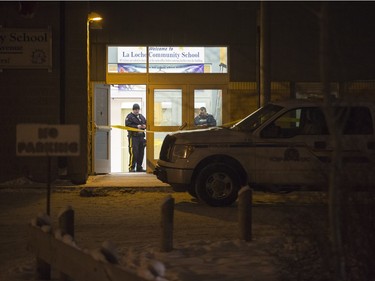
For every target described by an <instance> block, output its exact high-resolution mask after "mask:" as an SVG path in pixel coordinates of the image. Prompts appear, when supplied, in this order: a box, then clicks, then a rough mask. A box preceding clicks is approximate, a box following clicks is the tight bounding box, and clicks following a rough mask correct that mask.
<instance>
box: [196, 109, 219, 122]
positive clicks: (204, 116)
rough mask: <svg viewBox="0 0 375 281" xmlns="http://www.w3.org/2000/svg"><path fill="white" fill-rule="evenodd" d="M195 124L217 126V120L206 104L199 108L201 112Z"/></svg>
mask: <svg viewBox="0 0 375 281" xmlns="http://www.w3.org/2000/svg"><path fill="white" fill-rule="evenodd" d="M194 124H195V126H203V127H212V126H216V120H215V118H214V116H213V115H212V114H208V113H207V110H206V108H205V107H204V106H202V107H201V108H200V109H199V114H198V115H197V116H196V117H195V118H194Z"/></svg>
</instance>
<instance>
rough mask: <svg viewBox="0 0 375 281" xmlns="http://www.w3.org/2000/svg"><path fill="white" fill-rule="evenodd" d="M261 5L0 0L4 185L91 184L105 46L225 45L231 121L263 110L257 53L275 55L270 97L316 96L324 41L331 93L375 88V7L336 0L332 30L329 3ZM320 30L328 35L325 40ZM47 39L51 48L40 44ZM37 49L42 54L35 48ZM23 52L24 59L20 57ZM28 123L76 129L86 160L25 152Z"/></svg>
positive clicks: (271, 62) (0, 152)
mask: <svg viewBox="0 0 375 281" xmlns="http://www.w3.org/2000/svg"><path fill="white" fill-rule="evenodd" d="M263 9H265V10H263V12H264V11H265V12H266V13H265V14H261V13H260V4H259V2H253V1H249V2H246V1H239V2H229V1H228V2H220V1H218V2H210V1H207V2H203V1H202V2H200V1H196V2H194V1H193V2H182V1H181V2H179V1H176V2H170V1H166V2H157V1H151V2H131V1H130V2H128V1H124V2H122V1H121V2H116V1H115V2H107V1H93V2H73V1H72V2H65V1H61V2H46V1H40V2H28V1H26V2H22V1H20V2H0V25H1V27H0V31H1V33H0V34H1V35H2V36H1V37H0V39H1V41H0V55H1V57H0V65H1V72H0V85H1V94H0V109H1V110H0V120H1V121H0V122H1V124H2V128H3V130H4V133H3V134H2V136H3V137H2V141H1V143H0V155H1V160H2V161H0V168H1V169H0V182H4V181H8V180H12V179H15V178H18V177H22V176H26V177H29V178H30V179H32V180H37V181H38V180H40V181H45V180H46V178H47V175H48V174H49V173H50V174H51V175H52V179H55V178H57V177H60V176H64V177H67V178H68V179H70V180H72V181H73V182H74V183H84V182H86V180H87V177H88V175H90V174H92V173H95V165H94V163H93V162H95V158H96V156H95V151H94V150H95V144H94V143H95V140H93V134H92V128H93V126H94V124H92V122H93V112H94V113H95V110H94V109H93V107H94V106H93V102H94V101H93V95H94V91H95V85H96V84H101V85H102V84H103V85H108V86H109V85H111V82H110V81H107V80H108V75H107V71H108V68H107V63H108V57H107V52H108V51H107V50H108V46H109V45H111V46H227V47H228V65H229V66H230V68H229V69H228V71H227V75H226V80H225V81H226V82H225V83H224V84H225V87H224V88H225V98H226V106H227V107H226V109H225V110H224V111H223V114H224V118H226V120H228V121H231V120H236V119H238V118H241V117H243V116H244V115H247V114H249V113H250V112H251V111H253V110H254V109H256V108H257V106H258V105H259V88H260V87H259V85H260V73H261V70H262V69H261V66H262V64H261V58H262V57H261V50H262V51H265V52H266V54H263V55H265V56H266V57H267V59H268V60H267V63H268V72H267V78H268V81H269V84H270V89H271V99H276V98H288V97H295V96H296V95H297V94H298V93H299V94H301V95H303V94H304V93H311V92H313V93H315V92H318V93H319V92H320V90H321V89H320V88H319V82H320V81H321V80H322V76H321V73H322V64H321V61H322V53H321V50H322V42H324V43H325V44H326V45H325V46H328V47H327V50H329V55H328V56H326V57H328V58H329V61H328V63H326V64H325V67H326V69H328V71H327V73H328V76H327V77H328V79H329V81H330V82H332V83H334V91H337V92H344V91H345V92H353V93H354V94H358V95H360V94H361V93H366V94H368V93H370V92H371V91H373V90H374V86H373V83H372V82H371V81H373V80H374V79H375V69H374V66H373V63H372V62H373V61H375V58H374V56H375V53H374V52H373V48H374V47H375V36H374V34H373V30H374V27H375V22H374V20H373V17H372V15H373V12H374V11H375V4H374V3H372V2H358V3H357V2H331V3H329V5H328V12H327V16H326V19H328V22H329V24H326V25H322V22H321V21H320V20H319V19H320V18H321V17H319V15H320V14H321V12H322V6H321V3H316V2H269V3H268V4H267V5H266V6H265V7H263ZM92 11H95V12H97V13H98V14H100V15H101V16H102V17H103V20H102V22H101V23H100V24H89V32H87V26H88V22H87V20H88V14H89V13H90V12H92ZM260 23H262V24H263V26H262V25H261V24H260ZM262 28H267V34H266V36H267V38H266V41H265V42H268V46H267V47H266V48H264V47H263V46H261V44H260V43H261V42H263V41H262V40H265V38H263V37H262V36H265V35H264V34H263V33H262V32H261V31H262ZM323 28H325V29H324V30H325V31H326V33H324V34H327V35H328V36H327V37H326V39H324V40H323V41H322V37H321V35H322V32H321V31H322V30H323ZM33 32H34V33H35V32H36V34H37V35H32V34H34V33H33ZM38 32H39V33H38ZM40 32H41V33H40ZM41 34H42V35H41ZM43 34H46V35H45V36H46V37H43V36H44V35H43ZM33 36H34V37H33ZM38 36H40V37H38ZM43 38H45V39H46V40H47V41H48V44H49V45H48V44H47V45H46V46H45V45H38V44H42V41H43ZM33 44H37V48H36V50H42V52H40V51H38V52H35V50H34V52H32V53H31V55H28V54H27V53H26V50H28V49H29V48H30V46H34V45H33ZM17 48H21V49H17ZM43 48H45V49H43ZM261 48H264V49H261ZM88 49H89V53H90V57H89V60H87V50H88ZM17 52H18V53H23V54H22V60H23V62H16V61H13V58H16V57H19V54H17ZM30 56H32V58H30ZM28 59H30V61H29V62H28ZM88 62H89V64H88ZM88 65H89V68H88ZM88 75H89V79H88ZM168 77H169V76H168ZM125 81H126V79H125ZM120 82H121V81H120ZM174 83H175V84H181V83H182V84H183V83H188V84H189V83H190V82H184V81H182V82H174ZM124 84H126V83H124ZM165 84H166V83H165ZM147 86H148V85H147V83H146V88H147ZM146 93H147V89H146ZM342 94H343V93H342ZM145 99H146V100H147V94H146V95H145ZM193 109H194V108H193ZM152 112H153V110H152V109H151V108H149V109H148V110H147V113H149V114H152ZM150 116H151V115H150ZM24 123H32V124H59V125H72V124H74V125H78V126H79V128H80V130H79V148H80V149H79V151H80V153H79V156H69V155H68V156H53V157H49V156H46V157H42V156H32V155H29V156H19V155H17V154H16V151H17V142H18V140H17V137H18V136H17V125H18V124H24ZM150 153H151V152H150ZM150 169H152V167H150Z"/></svg>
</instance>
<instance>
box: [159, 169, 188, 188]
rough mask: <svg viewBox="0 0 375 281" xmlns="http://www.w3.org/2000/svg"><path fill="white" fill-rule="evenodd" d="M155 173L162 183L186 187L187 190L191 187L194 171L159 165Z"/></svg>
mask: <svg viewBox="0 0 375 281" xmlns="http://www.w3.org/2000/svg"><path fill="white" fill-rule="evenodd" d="M153 173H154V175H156V177H157V178H158V179H159V180H160V181H162V182H165V183H167V184H170V185H171V186H172V187H173V186H179V187H182V186H186V188H187V187H188V186H189V185H190V179H191V177H192V175H193V170H186V169H175V168H168V167H161V166H159V165H157V166H156V167H155V170H154V172H153Z"/></svg>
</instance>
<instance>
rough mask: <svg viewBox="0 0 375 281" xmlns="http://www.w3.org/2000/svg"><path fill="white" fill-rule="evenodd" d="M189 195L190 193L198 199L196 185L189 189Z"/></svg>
mask: <svg viewBox="0 0 375 281" xmlns="http://www.w3.org/2000/svg"><path fill="white" fill-rule="evenodd" d="M187 193H189V194H190V196H191V197H194V198H197V193H196V192H195V186H194V185H191V186H189V188H188V189H187Z"/></svg>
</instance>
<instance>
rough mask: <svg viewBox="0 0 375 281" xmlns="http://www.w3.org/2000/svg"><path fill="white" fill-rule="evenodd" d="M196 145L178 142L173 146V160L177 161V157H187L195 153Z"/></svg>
mask: <svg viewBox="0 0 375 281" xmlns="http://www.w3.org/2000/svg"><path fill="white" fill-rule="evenodd" d="M193 151H194V147H193V146H190V145H184V144H177V145H175V146H173V149H172V155H171V161H172V162H175V161H176V160H177V159H187V158H189V156H190V155H191V154H192V153H193Z"/></svg>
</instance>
